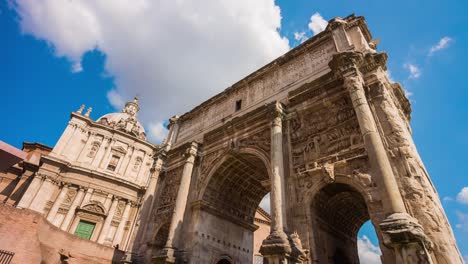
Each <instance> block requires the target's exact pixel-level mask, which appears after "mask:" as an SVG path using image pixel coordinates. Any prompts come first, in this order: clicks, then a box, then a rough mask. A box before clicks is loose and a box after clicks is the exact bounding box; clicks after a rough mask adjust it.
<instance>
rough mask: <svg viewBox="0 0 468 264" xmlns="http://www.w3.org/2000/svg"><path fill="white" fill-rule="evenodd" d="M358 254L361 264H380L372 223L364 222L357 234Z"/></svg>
mask: <svg viewBox="0 0 468 264" xmlns="http://www.w3.org/2000/svg"><path fill="white" fill-rule="evenodd" d="M357 243H358V253H359V261H360V262H361V263H375V264H377V263H382V261H381V259H380V256H381V255H382V252H381V251H380V248H379V241H378V237H377V232H376V231H375V227H374V226H373V225H372V222H371V221H370V220H369V221H367V222H365V223H364V224H363V225H362V226H361V229H359V232H358V242H357Z"/></svg>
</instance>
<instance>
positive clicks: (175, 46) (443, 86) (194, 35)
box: [0, 0, 468, 256]
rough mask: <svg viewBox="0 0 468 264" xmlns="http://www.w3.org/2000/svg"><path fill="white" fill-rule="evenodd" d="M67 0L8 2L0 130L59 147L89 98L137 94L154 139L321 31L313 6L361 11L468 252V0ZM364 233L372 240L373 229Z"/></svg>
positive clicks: (2, 19) (2, 10)
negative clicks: (179, 0)
mask: <svg viewBox="0 0 468 264" xmlns="http://www.w3.org/2000/svg"><path fill="white" fill-rule="evenodd" d="M63 2H64V3H60V4H55V5H53V4H51V1H48V0H47V1H46V0H41V1H33V0H18V1H8V2H6V1H2V2H1V3H0V34H1V41H0V59H1V61H2V63H1V64H0V89H1V91H2V93H1V95H2V97H1V98H3V100H2V103H3V113H2V120H3V122H4V123H3V124H4V125H3V126H2V127H1V128H0V139H1V140H3V141H6V142H8V143H10V144H12V145H14V146H17V147H21V144H22V142H23V141H32V142H36V141H37V142H42V143H44V144H47V145H51V146H52V145H54V144H55V142H56V140H57V139H58V137H59V136H60V134H61V133H62V131H63V129H64V128H65V126H66V123H67V121H68V119H69V113H70V112H71V111H74V110H76V109H78V107H79V106H80V105H81V104H86V105H87V106H88V105H89V106H92V107H93V112H92V114H91V117H93V118H98V117H99V116H101V115H103V114H105V113H108V112H112V111H116V109H119V107H120V106H121V105H122V102H125V101H126V100H128V99H130V98H132V97H133V96H134V95H136V94H139V95H140V96H141V103H142V112H141V113H140V117H141V119H142V121H143V123H144V125H145V127H146V129H147V130H148V134H149V135H150V137H151V139H152V140H153V141H156V142H157V141H159V140H161V139H162V138H163V137H164V133H165V131H164V129H163V128H162V124H163V123H164V122H165V120H166V119H167V118H169V117H170V116H171V115H172V114H181V113H183V112H185V111H187V110H189V109H190V108H192V107H193V106H195V105H197V103H200V102H201V101H203V100H204V99H206V98H208V97H209V96H211V95H213V94H216V93H217V92H220V91H222V90H223V89H224V88H225V87H227V86H228V85H229V84H232V83H233V82H235V81H236V80H239V79H240V78H242V77H243V76H245V75H247V74H248V73H249V72H251V71H253V70H255V69H256V68H258V67H260V66H262V65H263V64H265V63H267V62H268V61H270V60H272V59H274V58H275V57H277V56H279V55H281V54H282V53H284V52H285V51H287V50H288V49H290V48H292V47H294V46H296V45H298V44H299V43H300V41H301V39H300V38H299V40H297V39H296V38H295V36H300V35H301V33H302V32H304V33H303V34H302V36H304V37H310V36H313V34H314V32H313V31H312V30H311V29H310V28H309V27H308V25H309V23H310V22H311V16H312V15H314V14H316V13H318V14H319V16H320V17H323V18H324V19H325V20H329V19H331V18H333V17H335V16H341V17H345V16H347V15H349V14H351V13H355V14H356V15H362V16H365V18H366V21H367V23H368V25H369V27H370V29H371V32H372V33H373V36H374V38H379V39H381V43H380V44H379V47H378V49H379V50H383V51H386V52H387V53H388V54H389V60H388V68H389V71H390V73H391V77H392V79H393V80H395V81H398V82H400V83H402V84H403V86H404V88H405V89H406V90H407V91H408V94H409V95H410V100H411V102H412V109H413V114H412V122H411V124H412V128H413V136H414V139H415V142H416V145H417V147H418V149H419V152H420V155H421V156H422V159H423V161H424V162H425V165H426V167H427V169H428V171H429V173H430V175H431V177H432V180H433V182H434V184H435V186H436V188H437V190H438V192H439V195H440V197H441V199H443V201H442V203H443V206H444V208H445V210H446V213H447V216H448V218H449V220H450V222H451V225H452V228H453V230H454V232H455V235H456V238H457V241H458V244H459V247H460V250H461V252H462V254H463V255H464V256H468V189H466V193H465V194H466V195H465V196H464V195H463V194H461V191H462V188H464V187H467V186H468V175H467V174H468V173H467V171H468V156H467V155H466V149H468V122H467V116H468V104H467V100H468V88H467V85H466V83H467V82H466V80H465V79H466V75H467V69H468V67H467V65H466V61H467V58H468V56H467V53H468V51H467V49H466V43H468V30H467V28H468V27H467V26H468V15H467V14H466V10H468V4H467V3H466V1H462V0H459V1H454V0H449V1H427V0H426V1H423V0H420V1H416V0H406V1H399V0H396V1H359V2H358V1H337V0H332V1H312V0H303V1H286V0H278V1H276V2H274V3H273V1H271V0H261V1H255V2H252V1H250V2H249V1H240V0H239V1H234V3H229V4H228V3H227V2H226V3H223V4H220V3H216V2H213V1H207V2H206V3H203V4H202V3H200V4H198V2H197V5H195V4H187V3H185V4H180V5H172V4H167V3H165V1H161V3H160V4H158V5H157V6H153V5H149V4H148V3H147V2H146V1H144V0H141V1H140V0H139V1H124V0H119V1H112V3H113V6H106V5H105V3H106V2H102V1H96V4H94V3H93V4H89V3H87V4H85V3H83V2H85V1H63ZM209 2H211V3H209ZM107 3H108V2H107ZM275 5H276V6H275ZM152 8H153V9H152ZM279 12H280V13H279ZM279 14H280V15H279ZM317 17H318V16H317ZM317 17H316V18H317ZM316 22H317V21H316ZM319 22H320V21H319ZM319 24H320V23H319ZM295 33H296V34H295ZM441 40H442V42H441ZM431 49H432V52H431ZM457 196H458V199H457ZM363 235H366V236H368V237H369V238H370V239H371V241H372V242H373V243H374V244H375V236H372V232H371V228H369V227H368V226H366V227H364V228H363V231H362V232H361V237H362V236H363Z"/></svg>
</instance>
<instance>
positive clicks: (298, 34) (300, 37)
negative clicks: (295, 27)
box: [294, 31, 307, 43]
mask: <svg viewBox="0 0 468 264" xmlns="http://www.w3.org/2000/svg"><path fill="white" fill-rule="evenodd" d="M294 39H295V40H298V41H300V42H301V43H302V42H304V41H306V40H307V36H306V33H305V32H304V31H302V32H294Z"/></svg>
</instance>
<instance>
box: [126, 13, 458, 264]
mask: <svg viewBox="0 0 468 264" xmlns="http://www.w3.org/2000/svg"><path fill="white" fill-rule="evenodd" d="M386 60H387V55H386V54H385V53H384V52H377V51H376V43H375V42H374V41H373V40H372V36H371V34H370V32H369V30H368V28H367V26H366V24H365V21H364V19H363V18H362V17H355V16H353V15H352V16H349V17H347V18H345V19H341V18H336V19H333V20H331V21H330V23H329V25H328V26H327V28H326V30H325V31H323V32H322V33H320V34H318V35H316V36H314V37H313V38H311V39H309V40H308V41H306V42H304V43H303V44H301V45H299V46H298V47H296V48H294V49H293V50H291V51H289V52H288V53H286V54H285V55H283V56H282V57H280V58H278V59H276V60H275V61H273V62H271V63H270V64H268V65H266V66H264V67H263V68H261V69H259V70H258V71H256V72H254V73H252V74H250V75H249V76H247V77H246V78H244V79H243V80H241V81H239V82H238V83H236V84H234V85H233V86H231V87H229V88H228V89H226V90H225V91H224V92H222V93H220V94H218V95H216V96H214V97H213V98H211V99H209V100H207V101H206V102H204V103H202V104H201V105H199V106H198V107H196V108H194V109H193V110H191V111H190V112H188V113H186V114H184V115H182V116H180V117H178V118H177V117H175V118H173V119H171V124H170V132H169V136H168V141H167V143H168V144H169V145H170V146H171V150H170V151H168V152H167V155H166V157H164V169H163V170H162V171H161V173H160V175H159V178H160V180H159V182H158V187H157V191H156V194H155V198H156V199H155V202H154V204H153V205H152V206H151V207H152V214H151V216H150V217H151V218H150V220H149V222H148V225H147V226H146V227H145V230H146V232H147V234H149V235H148V237H142V240H141V241H136V242H135V245H136V247H135V248H134V252H135V253H138V254H139V255H140V256H143V255H145V259H146V261H147V262H149V261H154V262H155V263H173V262H177V261H186V262H188V263H200V264H201V263H252V259H251V258H252V254H251V250H252V248H253V246H252V233H253V231H254V230H255V226H254V225H253V223H254V221H253V219H254V215H255V209H256V208H257V206H258V204H259V202H260V200H261V199H262V197H263V196H264V195H265V194H267V193H268V192H270V193H271V210H272V211H271V218H272V219H271V233H270V235H269V236H268V238H267V239H266V240H264V241H263V244H262V247H261V249H260V252H261V253H262V254H263V256H264V257H265V258H266V259H268V263H270V264H277V263H358V261H359V260H358V254H357V245H356V243H357V232H358V230H359V228H360V227H361V225H362V224H363V223H364V222H366V221H367V220H369V219H370V220H371V221H372V223H373V225H374V227H375V229H376V231H377V234H378V237H379V242H380V248H381V250H382V261H383V263H462V259H461V257H460V254H459V251H458V249H457V245H456V242H455V239H454V236H453V233H452V231H451V228H450V225H449V223H448V221H447V218H446V216H445V214H444V211H443V209H442V206H441V204H440V201H439V197H438V195H437V192H436V190H435V189H434V186H433V185H432V183H431V181H430V178H429V175H428V174H427V171H426V169H425V168H424V165H423V163H422V161H421V159H420V157H419V154H418V152H417V150H416V148H415V145H414V142H413V140H412V137H411V129H410V125H409V123H410V113H411V108H410V103H409V101H408V99H407V98H406V97H405V94H404V91H403V89H402V87H401V86H400V85H399V84H398V83H392V82H391V81H390V80H389V78H388V75H387V72H386ZM148 240H150V241H152V242H150V243H146V242H147V241H148Z"/></svg>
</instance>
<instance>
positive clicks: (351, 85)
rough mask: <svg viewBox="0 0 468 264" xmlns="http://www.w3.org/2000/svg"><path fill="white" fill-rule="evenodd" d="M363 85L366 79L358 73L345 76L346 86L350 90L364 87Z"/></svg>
mask: <svg viewBox="0 0 468 264" xmlns="http://www.w3.org/2000/svg"><path fill="white" fill-rule="evenodd" d="M363 85H364V80H363V79H362V77H361V76H360V75H358V74H357V75H349V76H346V77H344V87H345V88H346V89H347V90H348V92H353V91H356V90H361V89H364V88H363Z"/></svg>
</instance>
